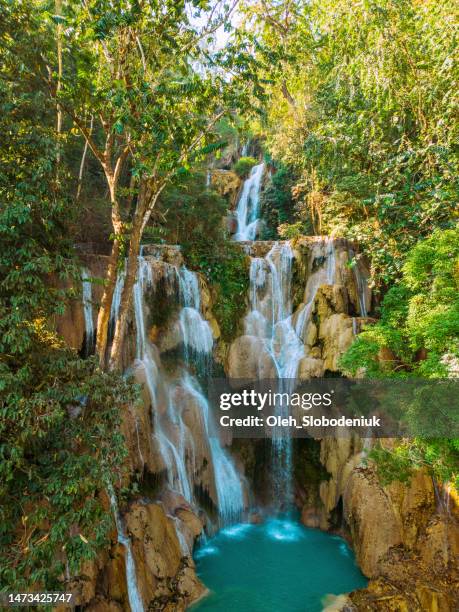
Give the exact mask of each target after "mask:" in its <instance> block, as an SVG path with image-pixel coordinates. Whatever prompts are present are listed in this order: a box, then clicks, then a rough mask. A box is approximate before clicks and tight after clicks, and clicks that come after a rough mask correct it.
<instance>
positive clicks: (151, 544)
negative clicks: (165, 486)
mask: <svg viewBox="0 0 459 612" xmlns="http://www.w3.org/2000/svg"><path fill="white" fill-rule="evenodd" d="M174 495H176V494H174ZM179 497H180V496H179ZM165 501H166V502H167V504H166V505H167V506H168V510H169V511H171V512H174V513H175V515H172V514H166V511H165V507H164V506H163V505H161V504H157V503H148V502H146V503H140V502H136V503H134V504H132V505H131V507H130V508H129V510H128V512H127V513H126V514H125V515H124V521H125V524H126V531H127V534H128V535H129V537H130V539H131V542H132V551H133V556H134V562H135V571H136V578H137V588H138V591H139V594H140V596H141V599H142V601H143V604H144V609H145V610H148V609H152V610H169V611H171V612H172V611H174V612H181V611H182V610H185V609H186V608H187V607H188V606H189V605H191V603H193V602H194V601H196V600H197V599H199V598H200V597H202V596H203V595H204V594H205V593H206V589H205V587H204V586H203V585H202V584H201V582H200V581H199V580H198V578H197V577H196V574H195V571H194V562H193V559H192V557H191V555H190V552H189V550H191V547H192V543H193V542H194V539H195V538H196V537H197V536H198V535H199V534H200V533H201V531H202V523H201V522H200V521H199V519H198V518H197V517H196V515H194V513H193V512H192V511H191V509H190V507H189V506H188V504H187V503H186V502H185V500H183V498H182V499H181V500H180V499H179V498H177V497H176V498H174V499H172V498H169V499H167V500H165ZM178 532H180V533H183V534H184V538H183V540H182V542H180V540H179V538H178V536H177V533H178ZM113 538H114V544H113V546H112V548H111V549H110V551H107V552H106V553H104V554H103V555H101V556H99V557H98V558H97V559H96V560H95V561H91V562H87V563H86V564H85V565H84V566H83V568H82V570H81V572H80V575H79V576H78V577H77V579H76V580H75V583H74V585H73V587H72V590H73V592H75V593H76V594H77V604H78V605H81V606H82V607H84V609H85V610H92V611H97V612H115V611H118V610H129V609H130V607H129V596H128V586H127V583H126V571H125V549H124V547H123V546H122V545H121V544H118V543H116V534H113ZM186 547H189V548H187V549H186V550H184V548H186Z"/></svg>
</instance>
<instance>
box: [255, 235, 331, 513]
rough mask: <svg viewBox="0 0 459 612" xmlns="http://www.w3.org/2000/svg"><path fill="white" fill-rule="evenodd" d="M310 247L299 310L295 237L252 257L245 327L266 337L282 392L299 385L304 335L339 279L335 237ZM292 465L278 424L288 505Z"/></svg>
mask: <svg viewBox="0 0 459 612" xmlns="http://www.w3.org/2000/svg"><path fill="white" fill-rule="evenodd" d="M311 251H312V252H311V257H310V260H309V269H308V279H307V283H306V287H305V292H304V301H303V304H302V305H301V306H300V308H299V309H298V311H297V312H296V313H295V314H293V312H292V298H291V296H292V263H293V257H294V255H293V251H292V247H291V245H290V243H289V242H276V243H274V245H273V246H272V248H271V250H270V251H269V252H268V254H267V255H266V256H265V257H264V258H261V257H252V258H251V264H250V289H249V304H250V306H249V312H248V314H247V315H246V317H245V319H244V333H245V334H246V335H247V336H252V337H255V338H259V339H261V340H262V341H263V346H264V347H265V350H266V351H267V353H268V354H269V356H270V357H271V360H272V363H273V365H274V369H275V375H276V376H277V378H278V379H279V388H278V391H279V392H280V393H291V392H292V391H293V390H294V388H295V385H296V378H297V375H298V368H299V364H300V362H301V360H302V359H303V357H305V356H307V346H305V344H304V340H305V335H306V332H307V328H308V324H309V321H310V319H311V315H312V310H313V307H314V302H315V299H316V295H317V291H318V289H319V287H321V286H322V285H333V284H335V282H336V268H337V258H336V253H335V242H334V240H333V239H332V238H322V239H320V240H315V241H314V242H312V244H311ZM259 376H260V370H259ZM275 409H276V414H277V415H278V416H287V410H286V406H284V405H282V403H279V405H277V406H276V407H275ZM292 470H293V468H292V440H291V439H290V437H289V435H288V433H287V432H286V430H284V428H282V427H279V428H273V430H272V477H273V486H274V498H275V499H276V500H279V501H280V502H281V503H284V504H286V505H289V504H290V503H291V502H292V497H293V493H292Z"/></svg>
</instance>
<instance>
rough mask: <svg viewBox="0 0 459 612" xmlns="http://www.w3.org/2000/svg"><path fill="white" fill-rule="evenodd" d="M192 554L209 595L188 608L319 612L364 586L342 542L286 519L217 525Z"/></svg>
mask: <svg viewBox="0 0 459 612" xmlns="http://www.w3.org/2000/svg"><path fill="white" fill-rule="evenodd" d="M194 558H195V562H196V568H197V573H198V575H199V577H200V579H201V580H202V581H203V582H204V584H205V585H206V586H207V587H208V589H209V591H210V594H209V595H208V596H207V597H206V598H204V599H203V600H202V601H200V602H199V603H198V604H196V605H195V606H193V608H192V610H193V612H207V611H209V612H320V611H321V610H323V609H324V605H325V604H324V599H325V598H326V596H327V595H330V594H334V595H339V594H342V593H346V592H349V591H352V590H354V589H358V588H362V587H365V586H366V584H367V580H366V578H365V577H364V576H363V575H362V573H361V572H360V570H359V568H358V566H357V564H356V563H355V560H354V554H353V552H352V550H351V549H350V548H349V546H348V545H347V543H346V542H345V540H343V539H342V538H340V537H339V536H335V535H330V534H328V533H324V532H322V531H319V530H316V529H309V528H306V527H304V526H303V525H301V524H300V523H299V522H298V521H296V520H291V519H290V518H287V517H280V518H270V519H268V520H266V521H265V522H264V523H262V524H259V525H251V524H247V523H240V524H238V525H233V526H231V527H227V528H225V529H222V530H221V531H219V532H218V533H217V535H216V536H215V537H213V538H212V539H210V540H208V541H207V542H206V543H205V544H203V545H201V546H200V547H199V548H198V549H197V550H196V551H195V554H194Z"/></svg>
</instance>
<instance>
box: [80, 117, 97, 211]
mask: <svg viewBox="0 0 459 612" xmlns="http://www.w3.org/2000/svg"><path fill="white" fill-rule="evenodd" d="M93 125H94V115H91V124H90V126H89V135H90V136H92V128H93ZM88 149H89V145H88V141H87V140H85V142H84V148H83V155H82V156H81V162H80V171H79V173H78V187H77V192H76V198H75V199H76V200H77V201H78V200H79V199H80V194H81V188H82V186H83V172H84V165H85V162H86V156H87V154H88Z"/></svg>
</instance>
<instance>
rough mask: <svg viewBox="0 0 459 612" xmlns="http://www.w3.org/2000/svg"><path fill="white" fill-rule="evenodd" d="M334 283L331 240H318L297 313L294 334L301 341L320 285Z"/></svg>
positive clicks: (333, 257)
mask: <svg viewBox="0 0 459 612" xmlns="http://www.w3.org/2000/svg"><path fill="white" fill-rule="evenodd" d="M317 260H319V261H321V260H325V264H326V265H323V264H322V265H319V266H317V267H315V263H316V261H317ZM335 282H336V254H335V246H334V241H333V239H332V238H326V239H325V240H319V241H317V242H316V243H314V244H313V245H312V254H311V257H310V261H309V270H308V280H307V282H306V288H305V291H304V303H303V305H302V306H301V308H300V311H299V312H298V315H297V318H296V323H295V332H296V334H297V336H298V337H299V338H301V339H303V340H304V339H305V333H306V331H307V326H308V323H309V321H310V319H311V313H312V309H313V306H314V301H315V299H316V295H317V291H318V289H319V287H321V286H322V285H333V284H335Z"/></svg>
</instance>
